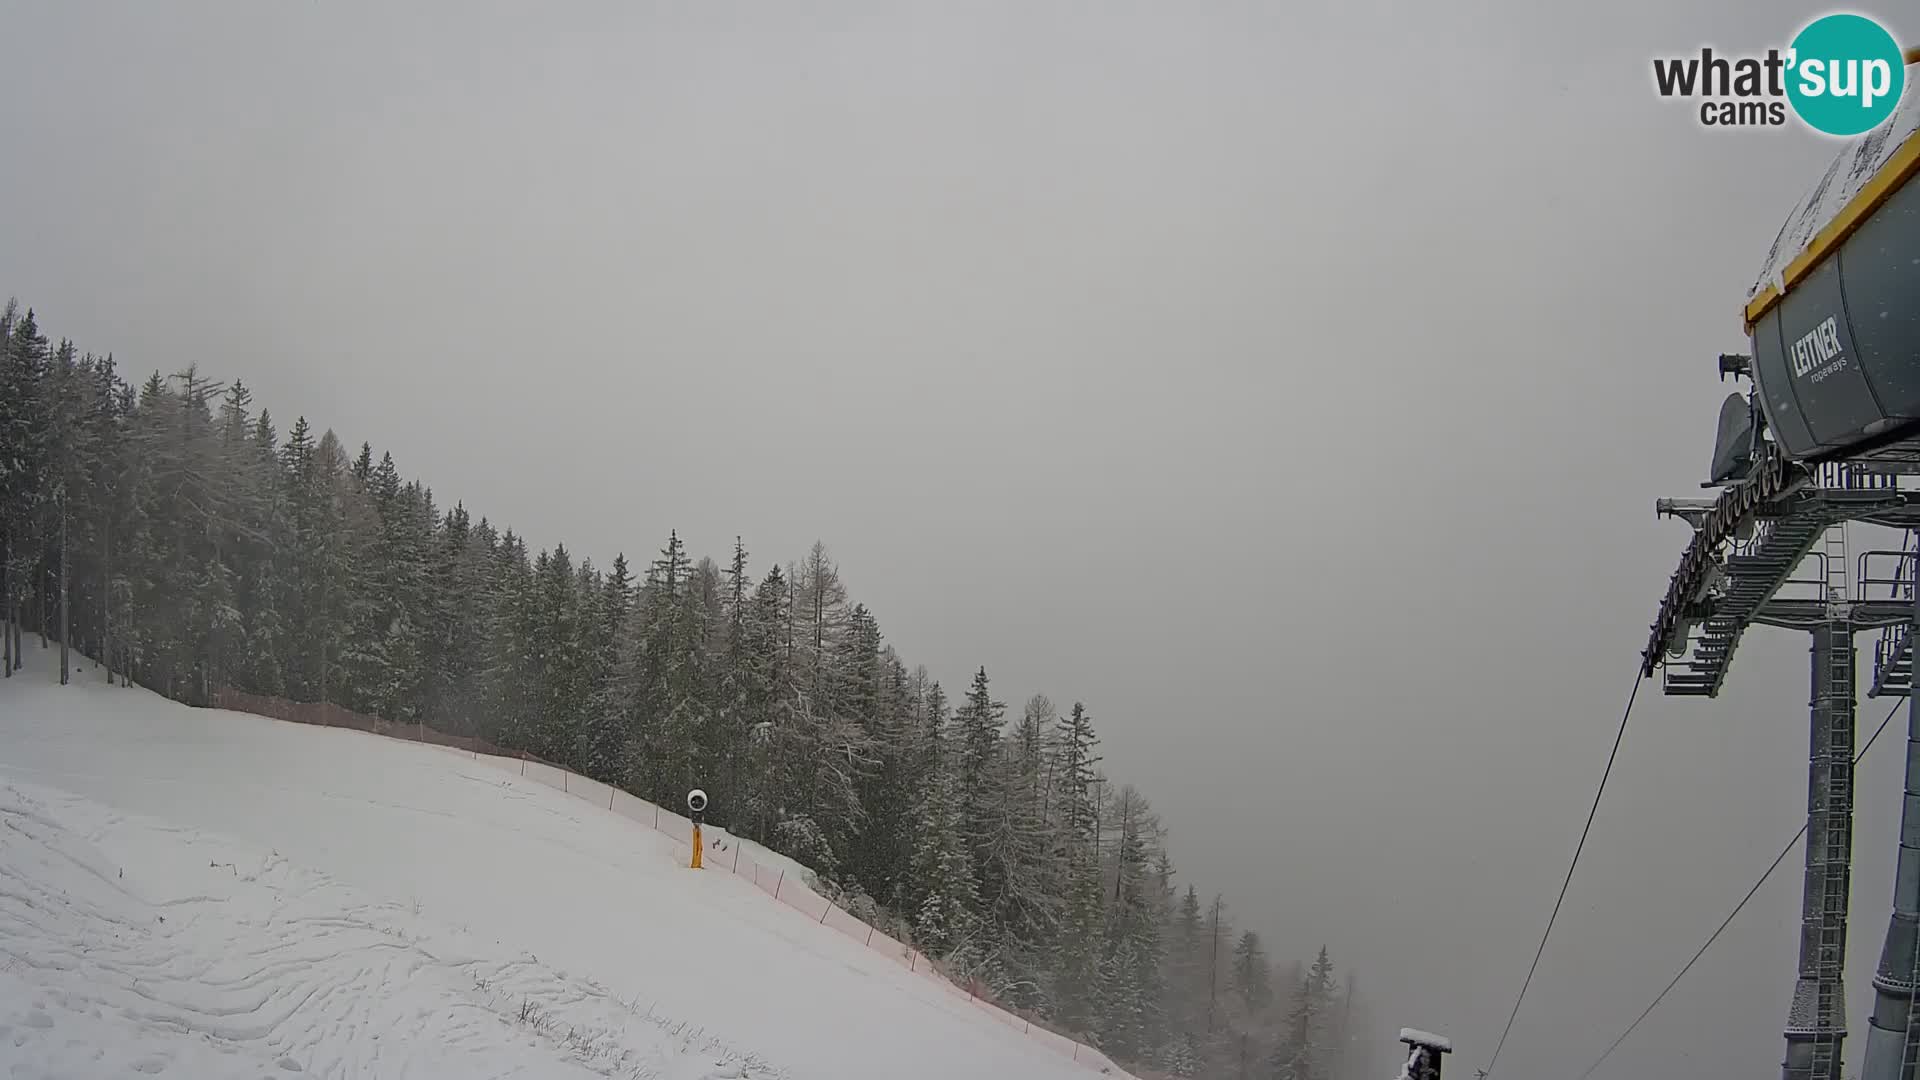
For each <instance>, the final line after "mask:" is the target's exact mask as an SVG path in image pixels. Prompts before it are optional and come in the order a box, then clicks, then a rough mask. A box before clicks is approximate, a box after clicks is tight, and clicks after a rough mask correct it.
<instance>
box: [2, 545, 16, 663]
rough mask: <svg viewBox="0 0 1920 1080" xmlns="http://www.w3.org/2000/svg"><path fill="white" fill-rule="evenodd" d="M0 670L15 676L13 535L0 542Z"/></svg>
mask: <svg viewBox="0 0 1920 1080" xmlns="http://www.w3.org/2000/svg"><path fill="white" fill-rule="evenodd" d="M0 672H5V677H6V678H9V679H11V678H13V537H12V536H11V535H9V536H8V537H7V539H6V541H5V542H4V543H0Z"/></svg>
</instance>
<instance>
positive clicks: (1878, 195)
mask: <svg viewBox="0 0 1920 1080" xmlns="http://www.w3.org/2000/svg"><path fill="white" fill-rule="evenodd" d="M1906 61H1907V63H1908V64H1909V65H1913V64H1920V48H1912V49H1908V50H1907V52H1906ZM1909 92H1911V90H1910V91H1909ZM1915 173H1920V134H1916V135H1913V136H1909V137H1908V139H1907V141H1906V143H1905V145H1903V146H1901V147H1900V149H1899V150H1898V151H1896V152H1895V153H1894V155H1893V157H1892V158H1890V159H1888V161H1887V163H1886V164H1885V165H1882V166H1880V171H1879V172H1877V173H1874V174H1873V179H1871V180H1869V181H1867V185H1866V186H1865V187H1863V188H1861V189H1860V192H1859V194H1857V195H1855V196H1854V197H1853V199H1852V201H1850V202H1848V203H1847V205H1846V206H1845V207H1843V208H1841V210H1840V212H1839V213H1838V214H1835V215H1834V218H1833V220H1832V221H1830V222H1828V223H1827V226H1826V228H1824V229H1821V230H1820V231H1819V232H1818V233H1816V234H1814V237H1813V239H1812V240H1811V241H1809V242H1808V243H1807V247H1806V250H1805V251H1802V252H1801V253H1800V254H1799V256H1798V257H1796V258H1795V259H1794V260H1793V261H1792V262H1790V263H1788V264H1787V270H1786V273H1784V274H1782V275H1781V278H1782V280H1783V281H1784V282H1785V284H1786V289H1785V290H1784V291H1782V290H1781V289H1778V288H1775V287H1774V286H1772V285H1768V286H1767V287H1766V289H1765V290H1764V291H1762V292H1761V293H1760V295H1758V296H1756V297H1754V298H1753V299H1752V300H1751V301H1749V302H1748V304H1747V333H1749V334H1751V333H1753V327H1754V324H1755V323H1758V322H1759V321H1760V320H1761V319H1762V318H1765V317H1766V314H1767V312H1769V311H1772V310H1773V308H1774V305H1776V304H1778V303H1779V302H1780V299H1781V297H1783V296H1784V295H1785V294H1786V293H1787V292H1792V291H1793V287H1794V286H1795V285H1798V284H1800V282H1801V281H1802V280H1803V279H1804V278H1805V277H1806V276H1807V275H1808V274H1810V273H1812V272H1813V270H1814V268H1815V267H1817V266H1819V265H1820V264H1821V263H1823V262H1825V261H1826V260H1827V256H1829V255H1831V254H1833V252H1834V250H1835V249H1837V248H1838V247H1839V246H1840V245H1841V244H1844V243H1846V241H1847V238H1848V237H1849V236H1852V235H1853V234H1854V232H1855V231H1856V230H1858V229H1859V228H1860V226H1861V225H1863V224H1865V223H1866V220H1867V219H1868V218H1870V217H1872V216H1873V213H1874V211H1876V210H1878V209H1880V207H1881V206H1883V205H1884V204H1885V203H1886V201H1887V200H1888V199H1891V198H1893V197H1894V195H1896V194H1898V193H1899V191H1900V189H1901V188H1903V187H1906V186H1907V181H1909V180H1911V179H1913V177H1914V174H1915Z"/></svg>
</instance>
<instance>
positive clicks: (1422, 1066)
mask: <svg viewBox="0 0 1920 1080" xmlns="http://www.w3.org/2000/svg"><path fill="white" fill-rule="evenodd" d="M1400 1041H1401V1042H1403V1043H1406V1044H1407V1061H1406V1064H1404V1065H1402V1066H1400V1075H1399V1076H1396V1077H1394V1080H1440V1061H1441V1055H1442V1054H1451V1053H1453V1043H1451V1042H1449V1041H1448V1040H1447V1037H1446V1036H1445V1035H1435V1034H1433V1033H1432V1032H1427V1031H1420V1030H1418V1029H1415V1028H1401V1029H1400Z"/></svg>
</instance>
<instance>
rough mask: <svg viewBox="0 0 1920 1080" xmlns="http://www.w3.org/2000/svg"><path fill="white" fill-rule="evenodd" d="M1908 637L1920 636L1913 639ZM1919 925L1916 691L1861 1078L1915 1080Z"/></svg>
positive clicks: (1917, 624)
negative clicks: (1888, 911) (1889, 911)
mask: <svg viewBox="0 0 1920 1080" xmlns="http://www.w3.org/2000/svg"><path fill="white" fill-rule="evenodd" d="M1908 633H1909V634H1920V589H1915V590H1914V611H1913V623H1912V626H1911V627H1910V628H1909V629H1908ZM1910 640H1920V638H1912V639H1910ZM1916 928H1920V695H1916V694H1914V693H1912V692H1911V691H1910V692H1909V693H1908V695H1907V780H1906V793H1905V797H1904V798H1903V799H1902V801H1901V804H1900V858H1899V862H1898V863H1897V864H1896V866H1895V869H1894V873H1893V918H1892V919H1891V920H1890V921H1889V922H1888V923H1887V943H1886V945H1885V946H1883V947H1882V948H1881V950H1880V967H1879V969H1878V970H1877V971H1875V972H1874V975H1873V1016H1872V1017H1870V1018H1869V1019H1868V1021H1867V1055H1866V1060H1865V1062H1864V1063H1863V1065H1862V1066H1861V1069H1860V1077H1861V1080H1914V1072H1915V1070H1914V1062H1915V1060H1916V1056H1920V1055H1917V1051H1920V1047H1916V1046H1915V1042H1916V1040H1920V1023H1914V1022H1913V1020H1912V1019H1910V1014H1911V1013H1912V1010H1913V1005H1914V989H1915V988H1914V983H1915V976H1916V973H1920V952H1917V951H1916V945H1917V944H1920V943H1917V942H1916V933H1915V931H1916Z"/></svg>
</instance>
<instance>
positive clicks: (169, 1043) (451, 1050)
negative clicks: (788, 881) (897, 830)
mask: <svg viewBox="0 0 1920 1080" xmlns="http://www.w3.org/2000/svg"><path fill="white" fill-rule="evenodd" d="M43 656H44V654H43ZM43 656H35V657H33V658H32V660H33V661H34V662H35V664H36V667H39V668H41V671H39V672H36V671H35V670H34V669H32V668H30V669H28V670H27V671H24V672H22V673H20V674H19V675H17V676H16V677H14V678H13V679H10V680H6V681H4V682H0V747H4V750H0V1076H10V1075H11V1076H35V1077H55V1076H75V1077H80V1076H85V1077H93V1076H103V1075H136V1074H156V1073H164V1074H168V1075H177V1076H191V1077H196V1078H200V1077H206V1078H209V1080H224V1078H227V1077H244V1078H249V1080H254V1078H261V1077H278V1078H290V1077H295V1076H299V1077H305V1076H308V1075H312V1076H321V1077H369V1078H373V1077H400V1076H407V1077H460V1078H467V1077H497V1076H538V1077H569V1076H580V1077H591V1076H611V1077H647V1078H658V1080H707V1078H718V1077H740V1078H743V1080H745V1078H768V1080H774V1078H792V1080H802V1078H820V1080H828V1078H833V1080H842V1078H844V1080H861V1078H873V1080H883V1078H884V1080H899V1078H901V1077H908V1076H911V1077H916V1078H929V1080H941V1078H948V1077H951V1078H953V1080H960V1078H972V1077H980V1076H995V1077H1003V1078H1009V1080H1012V1078H1033V1080H1085V1078H1086V1077H1089V1076H1097V1075H1098V1073H1096V1072H1094V1071H1093V1070H1091V1069H1089V1068H1088V1067H1087V1066H1086V1065H1084V1064H1077V1063H1074V1062H1072V1061H1070V1060H1068V1059H1067V1057H1066V1056H1064V1055H1062V1054H1059V1053H1056V1052H1055V1051H1054V1050H1053V1049H1052V1048H1050V1047H1048V1046H1045V1045H1043V1044H1041V1043H1040V1042H1039V1041H1038V1040H1036V1039H1029V1038H1028V1037H1026V1036H1024V1035H1022V1034H1021V1033H1020V1032H1019V1031H1018V1030H1017V1029H1015V1028H1011V1027H1009V1026H1007V1025H1006V1024H1005V1023H1003V1022H1002V1021H999V1020H995V1019H993V1018H992V1017H991V1015H990V1014H989V1013H988V1011H987V1010H985V1009H982V1008H980V1007H979V1006H978V1005H975V1004H973V1003H971V1002H969V1001H968V1000H967V999H966V998H965V997H964V996H961V995H957V994H954V993H952V992H951V991H950V990H948V989H943V988H942V987H941V986H940V984H938V983H937V982H935V981H934V980H932V979H929V978H927V977H926V976H925V975H915V974H912V973H909V972H908V971H907V970H906V969H905V968H904V967H902V966H900V965H899V964H897V963H895V962H894V960H892V959H891V958H889V957H887V956H885V955H883V954H882V953H880V952H878V951H875V950H871V949H868V948H866V947H864V946H863V945H862V944H861V943H860V942H858V941H855V940H853V939H852V938H850V937H847V936H846V935H844V934H841V933H839V932H837V931H835V930H833V929H831V928H828V927H823V926H820V925H818V924H817V923H816V922H815V921H814V920H813V919H811V918H809V917H807V916H806V915H804V914H802V913H801V912H799V911H796V910H794V909H792V908H791V907H788V906H787V905H784V904H781V903H778V902H775V901H773V900H772V899H771V898H769V897H768V896H767V895H766V893H764V892H762V891H761V890H760V889H757V888H755V887H754V885H753V884H752V883H751V882H749V881H747V880H745V879H744V878H739V877H735V876H734V875H732V874H729V873H726V872H724V871H713V870H709V871H692V870H689V869H687V868H686V867H685V865H684V861H685V856H686V851H685V848H684V847H680V846H678V845H675V844H674V843H673V842H672V841H670V840H669V839H668V838H667V837H665V836H664V835H662V834H660V833H657V832H654V831H652V830H651V829H648V828H646V827H644V826H642V825H638V824H636V823H634V822H633V821H630V820H628V819H626V818H624V817H621V816H619V815H618V814H614V813H609V812H607V811H606V810H604V809H602V808H599V807H595V806H593V805H589V804H588V803H586V802H585V801H583V800H581V799H579V798H577V797H572V796H569V795H565V794H562V793H560V792H559V791H555V790H553V789H551V788H548V787H546V786H544V785H542V784H540V783H538V782H537V781H535V780H533V779H531V778H523V777H521V776H519V775H517V766H516V765H515V763H513V762H510V761H497V760H490V759H487V758H484V757H483V758H479V759H474V758H471V757H468V756H465V755H461V754H455V753H452V752H449V751H447V750H445V749H441V748H437V747H431V746H426V745H422V744H416V743H407V742H401V741H396V740H391V739H383V738H380V737H378V736H374V735H367V734H362V733H359V732H353V731H345V730H340V729H333V728H317V727H308V726H302V725H298V724H291V723H283V722H279V721H273V720H267V719H263V718H259V717H254V716H247V715H242V714H238V713H229V712H220V711H215V710H201V709H189V708H186V707H184V706H180V705H176V704H174V703H172V702H168V701H166V700H164V699H162V698H160V697H158V696H156V695H153V694H150V693H147V692H146V691H142V690H137V689H134V690H125V689H116V688H110V687H107V686H105V685H103V684H102V683H100V682H99V681H97V680H99V679H100V678H101V676H100V674H99V673H97V672H95V671H94V670H92V669H91V667H90V666H87V667H83V669H82V671H81V673H80V676H79V680H78V681H77V682H76V683H75V684H74V685H71V686H68V687H59V686H55V685H51V684H50V681H49V680H48V678H47V676H46V675H45V674H44V668H45V667H46V666H47V665H46V664H45V663H44V660H43ZM768 858H769V861H773V860H772V857H771V856H768Z"/></svg>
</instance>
